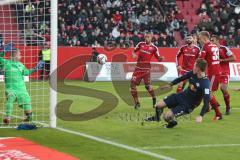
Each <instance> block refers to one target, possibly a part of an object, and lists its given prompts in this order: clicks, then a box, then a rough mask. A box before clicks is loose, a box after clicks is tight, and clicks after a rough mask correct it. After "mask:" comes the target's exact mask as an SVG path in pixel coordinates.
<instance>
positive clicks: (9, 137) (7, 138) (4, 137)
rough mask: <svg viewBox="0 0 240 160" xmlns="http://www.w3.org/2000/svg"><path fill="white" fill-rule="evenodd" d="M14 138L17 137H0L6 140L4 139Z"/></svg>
mask: <svg viewBox="0 0 240 160" xmlns="http://www.w3.org/2000/svg"><path fill="white" fill-rule="evenodd" d="M12 138H15V137H0V140H4V139H12Z"/></svg>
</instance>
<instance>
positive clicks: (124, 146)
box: [0, 112, 176, 160]
mask: <svg viewBox="0 0 240 160" xmlns="http://www.w3.org/2000/svg"><path fill="white" fill-rule="evenodd" d="M0 113H2V114H4V113H3V112H0ZM12 117H15V118H20V119H21V118H22V117H20V116H16V115H13V116H12ZM40 124H42V125H46V126H48V124H46V123H40ZM53 129H56V130H59V131H62V132H66V133H70V134H74V135H78V136H81V137H84V138H88V139H91V140H94V141H97V142H101V143H105V144H109V145H112V146H115V147H119V148H123V149H126V150H129V151H134V152H137V153H140V154H143V155H147V156H151V157H154V158H157V159H161V160H176V159H174V158H171V157H168V156H164V155H161V154H157V153H153V152H150V151H146V150H143V149H140V148H135V147H132V146H128V145H125V144H121V143H117V142H113V141H110V140H106V139H103V138H99V137H95V136H92V135H89V134H85V133H81V132H77V131H72V130H69V129H65V128H60V127H57V128H53Z"/></svg>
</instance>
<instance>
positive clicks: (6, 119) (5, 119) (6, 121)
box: [3, 117, 11, 125]
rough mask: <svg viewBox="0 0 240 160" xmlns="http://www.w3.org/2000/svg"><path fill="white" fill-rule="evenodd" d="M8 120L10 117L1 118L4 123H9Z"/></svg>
mask: <svg viewBox="0 0 240 160" xmlns="http://www.w3.org/2000/svg"><path fill="white" fill-rule="evenodd" d="M10 121H11V119H10V117H5V118H4V119H3V123H4V124H5V125H9V124H10Z"/></svg>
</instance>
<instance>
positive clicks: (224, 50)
mask: <svg viewBox="0 0 240 160" xmlns="http://www.w3.org/2000/svg"><path fill="white" fill-rule="evenodd" d="M211 41H212V42H213V43H214V44H216V45H217V46H218V48H219V56H220V59H219V60H220V66H221V70H222V74H221V77H220V89H221V91H222V94H223V98H224V102H225V105H226V112H225V114H226V115H229V114H230V94H229V92H228V84H229V76H230V69H229V62H233V61H235V60H236V57H235V55H234V54H233V53H232V52H231V51H230V49H229V48H228V47H226V46H223V45H220V42H219V41H220V38H219V37H218V36H216V35H212V36H211Z"/></svg>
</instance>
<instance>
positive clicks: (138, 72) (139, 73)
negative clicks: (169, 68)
mask: <svg viewBox="0 0 240 160" xmlns="http://www.w3.org/2000/svg"><path fill="white" fill-rule="evenodd" d="M142 79H143V81H144V84H145V85H150V84H151V76H150V69H140V68H136V69H135V71H134V72H133V75H132V80H131V83H134V84H135V85H139V84H140V83H141V81H142Z"/></svg>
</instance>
